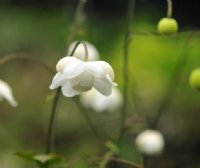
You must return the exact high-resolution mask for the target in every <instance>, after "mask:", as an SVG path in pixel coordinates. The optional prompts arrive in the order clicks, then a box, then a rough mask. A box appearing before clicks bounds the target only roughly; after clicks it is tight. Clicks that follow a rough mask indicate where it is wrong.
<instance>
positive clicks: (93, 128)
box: [74, 97, 99, 137]
mask: <svg viewBox="0 0 200 168" xmlns="http://www.w3.org/2000/svg"><path fill="white" fill-rule="evenodd" d="M74 102H75V103H76V105H77V107H78V108H79V110H80V111H81V112H83V117H84V118H85V120H86V121H87V123H88V125H89V127H90V128H91V130H92V132H93V133H94V135H96V136H97V137H99V134H98V131H97V129H96V127H95V126H94V124H93V121H92V119H91V117H90V116H89V114H88V110H87V109H86V108H85V107H84V106H83V105H82V104H81V103H80V100H79V99H78V97H75V98H74ZM81 114H82V113H81Z"/></svg>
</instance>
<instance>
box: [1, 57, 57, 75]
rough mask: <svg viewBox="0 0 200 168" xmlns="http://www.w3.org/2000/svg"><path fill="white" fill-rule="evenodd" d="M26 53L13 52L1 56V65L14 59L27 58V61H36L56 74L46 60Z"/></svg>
mask: <svg viewBox="0 0 200 168" xmlns="http://www.w3.org/2000/svg"><path fill="white" fill-rule="evenodd" d="M26 55H27V54H25V53H13V54H9V55H6V56H4V57H2V58H0V65H3V64H5V63H7V62H10V61H13V60H19V59H21V60H27V61H30V62H34V63H36V64H37V65H40V66H41V67H43V68H44V69H45V70H47V71H48V72H49V73H50V74H51V75H54V73H55V72H54V70H52V68H50V67H49V66H48V65H46V64H45V63H44V62H42V61H39V60H37V59H34V58H31V57H28V56H26Z"/></svg>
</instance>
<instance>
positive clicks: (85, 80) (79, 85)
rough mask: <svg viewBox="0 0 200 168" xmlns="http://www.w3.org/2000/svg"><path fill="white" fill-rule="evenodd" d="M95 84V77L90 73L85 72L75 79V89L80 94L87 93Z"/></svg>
mask: <svg viewBox="0 0 200 168" xmlns="http://www.w3.org/2000/svg"><path fill="white" fill-rule="evenodd" d="M93 82H94V77H93V76H92V75H91V74H90V73H88V72H83V73H81V74H80V75H79V76H77V77H76V78H74V79H73V88H74V89H75V90H78V91H80V92H85V91H88V90H90V89H91V88H92V86H93Z"/></svg>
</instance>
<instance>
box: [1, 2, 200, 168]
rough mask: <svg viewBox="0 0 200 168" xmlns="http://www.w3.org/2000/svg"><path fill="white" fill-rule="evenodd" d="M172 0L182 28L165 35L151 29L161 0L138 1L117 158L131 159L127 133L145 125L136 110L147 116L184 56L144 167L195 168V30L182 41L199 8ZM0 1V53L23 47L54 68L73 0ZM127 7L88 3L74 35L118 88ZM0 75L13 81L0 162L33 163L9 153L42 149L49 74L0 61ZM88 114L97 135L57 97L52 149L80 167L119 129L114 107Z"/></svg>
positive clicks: (12, 166)
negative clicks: (157, 147) (107, 68)
mask: <svg viewBox="0 0 200 168" xmlns="http://www.w3.org/2000/svg"><path fill="white" fill-rule="evenodd" d="M178 2H179V1H177V2H175V7H176V8H175V9H174V14H175V17H176V18H177V20H178V21H179V24H180V30H181V31H184V32H181V33H178V34H177V35H172V36H159V35H157V34H156V33H155V32H156V25H157V22H158V20H159V19H160V18H162V17H164V16H165V13H166V11H165V8H166V7H165V5H166V4H165V2H160V3H157V1H142V0H141V1H137V3H136V11H135V17H134V20H133V25H132V27H133V32H134V34H133V36H132V40H131V42H130V50H129V51H130V59H129V66H130V68H129V70H130V72H129V79H130V80H129V84H128V85H129V107H128V119H130V121H129V123H131V124H130V125H129V136H130V137H129V138H128V140H127V142H126V144H127V145H124V146H125V147H124V151H123V156H122V157H124V158H127V159H129V160H132V161H136V162H137V161H138V157H136V156H135V155H137V154H136V152H135V151H134V136H135V134H136V133H138V131H140V130H141V129H143V128H144V127H145V123H144V119H143V116H150V117H152V116H154V114H155V111H154V109H156V108H157V105H158V103H159V102H160V101H161V100H162V98H163V95H164V94H165V92H166V87H167V83H168V82H169V79H170V75H171V74H172V72H173V69H174V67H175V65H176V63H177V61H178V60H179V59H180V58H181V57H182V55H184V54H185V53H186V54H188V60H187V62H186V65H185V66H184V68H183V71H182V72H181V74H180V75H181V78H180V82H179V83H178V88H177V91H176V93H175V95H174V96H173V98H172V103H171V104H170V107H169V108H168V109H167V110H166V111H165V113H163V115H162V116H161V119H160V121H159V124H158V129H159V130H161V132H162V133H163V134H164V136H165V138H166V150H165V152H164V153H163V155H162V156H160V157H156V158H152V160H151V162H150V167H154V168H156V167H162V168H165V167H166V168H177V167H186V168H197V167H200V162H199V161H200V152H199V150H198V149H199V147H200V143H199V142H200V131H199V128H200V122H199V119H200V114H199V112H200V103H199V102H200V93H199V92H198V91H196V90H195V89H192V88H190V87H189V85H188V77H189V74H190V72H191V71H192V69H193V68H196V67H199V66H200V60H199V54H200V48H199V45H200V38H199V33H198V32H196V33H194V34H193V36H192V40H190V45H185V43H187V42H186V41H187V40H188V37H189V36H190V35H191V30H197V27H198V25H199V22H198V15H196V17H193V16H194V15H193V13H196V12H197V11H198V10H196V12H195V11H194V12H190V13H189V12H188V13H189V14H188V13H187V14H188V15H187V16H186V15H185V12H183V11H184V10H183V9H186V6H184V5H182V6H179V5H178ZM184 2H185V1H183V4H184ZM179 3H180V2H179ZM0 4H1V7H0V57H3V56H6V55H9V54H11V53H16V54H17V53H24V54H25V55H27V56H30V57H34V58H36V59H39V60H41V61H43V62H45V63H46V64H47V65H49V66H50V67H52V68H53V69H55V65H56V63H57V61H58V60H59V59H60V58H62V57H63V56H65V55H66V50H67V46H66V42H67V37H68V35H69V32H70V27H71V24H72V22H73V17H74V13H75V8H76V5H77V1H62V0H59V1H28V2H26V1H22V0H21V1H20V0H19V1H14V0H13V1H12V0H10V1H8V0H4V1H1V2H0ZM126 5H127V2H126V1H123V0H121V1H111V2H107V1H106V2H104V1H89V2H88V4H87V6H86V20H85V22H84V24H83V26H82V28H81V29H80V30H79V31H78V33H77V35H76V38H75V39H74V40H87V41H89V42H91V43H92V44H94V45H95V46H96V48H97V49H98V50H99V52H100V55H101V59H102V60H105V61H107V62H109V63H110V64H111V65H112V66H113V68H114V70H115V72H116V75H115V81H116V82H117V83H118V85H119V86H118V87H119V88H120V89H121V90H122V88H123V85H122V84H123V83H122V81H123V46H124V31H125V22H126V18H125V17H126ZM193 5H194V6H195V3H194V4H193ZM187 7H188V8H189V7H190V6H187ZM193 9H196V8H193ZM188 10H189V9H188ZM189 16H190V17H191V19H188V17H189ZM0 79H1V80H4V81H6V82H7V83H9V84H10V85H11V86H12V88H13V92H14V96H15V98H16V99H17V101H18V103H19V106H18V107H16V108H13V107H10V106H9V105H8V103H7V102H5V101H3V102H1V103H0V165H1V166H0V167H1V168H22V167H29V168H31V167H36V166H35V164H34V163H31V162H25V161H23V160H22V159H20V158H18V157H17V156H15V155H14V153H15V152H18V151H35V152H37V153H43V152H44V151H45V142H46V134H47V126H48V119H49V115H50V110H51V106H52V96H53V95H54V91H50V90H49V85H50V83H51V80H52V76H51V75H50V74H49V73H48V72H46V71H45V70H44V69H43V68H41V67H40V66H38V65H36V64H34V63H31V62H29V61H25V60H23V61H22V60H15V61H12V62H9V63H6V64H4V65H2V66H0ZM135 97H136V100H135V99H134V98H135ZM135 104H137V105H138V106H139V107H140V108H139V110H138V109H136V108H135ZM90 116H91V117H92V119H93V121H94V123H95V126H96V128H97V130H98V133H99V134H100V135H101V138H97V137H95V135H94V134H93V133H92V132H91V130H90V128H89V126H88V123H87V121H85V120H84V118H83V116H82V112H81V111H79V110H78V108H77V107H76V105H75V104H74V102H73V101H72V100H71V99H70V98H66V97H63V96H61V99H60V101H59V110H58V113H57V117H56V125H55V129H54V130H55V151H56V152H58V153H60V154H63V155H65V156H66V158H67V160H69V163H71V164H74V167H78V166H80V167H81V168H82V167H83V164H81V165H76V163H77V162H78V163H80V162H81V163H82V162H83V161H84V158H85V157H86V158H87V157H90V156H94V155H99V154H101V153H102V152H103V151H104V150H105V148H104V142H105V141H106V140H107V139H111V138H116V137H117V136H118V133H119V122H120V115H119V111H116V112H115V113H94V112H93V113H90ZM75 165H76V166H75Z"/></svg>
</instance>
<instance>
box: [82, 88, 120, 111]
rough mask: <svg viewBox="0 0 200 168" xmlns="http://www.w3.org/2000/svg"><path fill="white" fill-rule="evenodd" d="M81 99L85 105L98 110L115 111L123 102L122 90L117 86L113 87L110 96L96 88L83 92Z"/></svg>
mask: <svg viewBox="0 0 200 168" xmlns="http://www.w3.org/2000/svg"><path fill="white" fill-rule="evenodd" d="M80 100H81V103H83V105H84V106H85V107H87V108H88V107H90V108H92V109H93V110H94V111H96V112H103V111H108V112H115V111H116V110H117V109H119V108H120V107H121V106H122V104H123V98H122V95H121V92H120V91H119V90H118V89H117V88H116V87H113V88H112V94H111V95H110V96H104V95H102V94H101V93H99V92H98V91H96V90H95V89H92V90H90V91H88V92H85V93H82V94H81V96H80Z"/></svg>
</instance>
